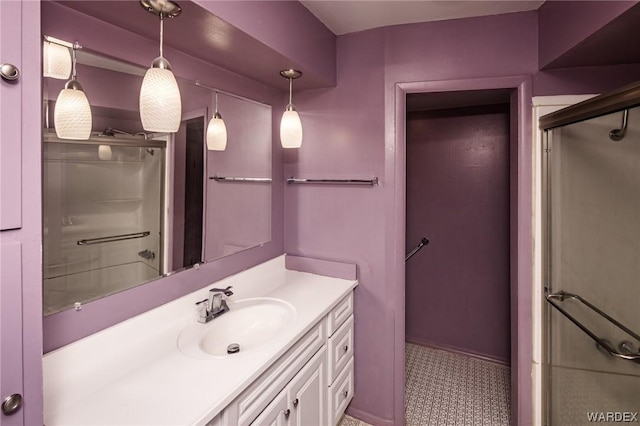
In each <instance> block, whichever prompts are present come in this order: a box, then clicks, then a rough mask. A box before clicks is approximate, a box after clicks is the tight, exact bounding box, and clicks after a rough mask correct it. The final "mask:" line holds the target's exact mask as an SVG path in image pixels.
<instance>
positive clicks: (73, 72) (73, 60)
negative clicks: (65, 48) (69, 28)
mask: <svg viewBox="0 0 640 426" xmlns="http://www.w3.org/2000/svg"><path fill="white" fill-rule="evenodd" d="M77 49H78V43H77V42H76V43H73V46H72V47H71V80H76V79H77V74H76V50H77Z"/></svg>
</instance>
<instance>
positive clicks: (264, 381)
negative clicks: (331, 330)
mask: <svg viewBox="0 0 640 426" xmlns="http://www.w3.org/2000/svg"><path fill="white" fill-rule="evenodd" d="M325 341H326V330H325V326H324V321H320V322H319V323H318V324H316V325H315V326H314V327H313V329H311V330H310V331H309V332H308V333H307V334H305V336H304V337H302V338H301V339H300V340H299V341H298V342H297V343H296V344H295V345H294V346H293V347H292V348H291V349H289V350H288V351H287V352H286V353H285V354H284V355H283V356H282V357H280V359H278V361H276V362H275V363H274V364H273V365H272V366H271V367H270V368H269V369H268V370H267V371H265V372H264V373H263V374H262V375H261V376H260V377H259V378H258V379H256V381H255V382H254V383H253V384H251V385H250V386H249V387H248V388H247V389H246V390H245V391H244V392H242V394H240V396H238V398H236V400H235V401H234V402H233V403H232V404H231V405H230V406H229V407H227V409H226V410H225V415H226V419H227V421H228V422H230V423H233V424H237V425H238V426H244V425H249V424H251V422H252V421H253V420H254V419H255V418H256V417H257V416H258V414H260V412H261V411H262V410H263V409H264V408H265V407H266V406H267V405H269V403H270V402H271V401H272V400H273V399H274V398H275V397H276V395H277V394H278V393H279V392H280V391H281V390H282V389H283V388H284V387H285V386H286V384H287V383H289V381H290V380H291V379H292V378H293V376H295V375H296V373H297V372H298V371H300V369H301V368H302V367H303V366H304V365H305V363H306V362H307V361H309V360H310V359H311V358H312V357H313V355H314V354H315V353H316V352H317V351H318V349H320V348H321V347H322V345H324V343H325Z"/></svg>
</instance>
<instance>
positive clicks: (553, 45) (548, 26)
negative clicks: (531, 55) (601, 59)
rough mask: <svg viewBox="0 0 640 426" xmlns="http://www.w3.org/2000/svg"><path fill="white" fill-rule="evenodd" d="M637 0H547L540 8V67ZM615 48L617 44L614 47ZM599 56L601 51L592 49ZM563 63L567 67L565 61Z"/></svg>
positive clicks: (560, 55)
mask: <svg viewBox="0 0 640 426" xmlns="http://www.w3.org/2000/svg"><path fill="white" fill-rule="evenodd" d="M636 3H637V1H547V2H545V3H544V4H543V5H542V6H541V7H540V9H539V10H538V16H539V21H540V25H539V61H540V68H542V69H544V68H548V67H549V68H551V67H553V66H554V62H556V61H558V59H559V58H561V57H562V55H563V54H565V53H567V52H569V51H570V50H571V49H574V48H575V47H576V46H578V45H579V44H580V43H581V42H583V41H584V40H585V39H586V38H587V37H589V36H591V35H592V34H593V33H595V32H596V31H598V30H600V29H601V28H602V27H603V26H604V25H606V24H608V23H609V22H611V21H612V20H614V19H615V18H617V17H618V16H620V15H622V14H623V13H624V12H626V11H627V10H629V9H630V8H631V7H633V6H634V5H635V4H636ZM611 47H612V48H615V46H611ZM592 54H595V55H597V54H598V52H592ZM564 66H567V65H566V64H565V65H564Z"/></svg>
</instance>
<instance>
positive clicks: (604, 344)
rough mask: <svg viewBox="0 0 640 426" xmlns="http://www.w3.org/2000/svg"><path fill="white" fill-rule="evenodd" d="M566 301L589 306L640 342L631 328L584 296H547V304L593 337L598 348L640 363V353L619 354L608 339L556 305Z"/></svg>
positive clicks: (639, 338)
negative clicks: (572, 300)
mask: <svg viewBox="0 0 640 426" xmlns="http://www.w3.org/2000/svg"><path fill="white" fill-rule="evenodd" d="M566 299H574V300H577V301H578V302H580V303H582V304H583V305H585V306H587V307H588V308H589V309H591V310H592V311H594V312H595V313H597V314H598V315H600V316H601V317H603V318H604V319H606V320H607V321H609V322H610V323H611V324H613V325H615V326H616V327H618V328H619V329H620V330H622V331H624V332H625V333H627V334H628V335H629V336H631V337H633V338H634V339H636V340H638V341H640V335H638V334H636V333H634V332H633V331H631V330H630V329H629V328H627V327H625V326H624V325H623V324H621V323H620V322H619V321H616V320H615V319H614V318H612V317H611V316H610V315H608V314H606V313H604V312H603V311H601V310H600V309H599V308H598V307H596V306H595V305H593V304H591V303H590V302H589V301H587V300H586V299H584V298H583V297H582V296H579V295H577V294H573V293H567V292H565V291H560V292H558V293H552V294H549V295H547V296H546V300H547V302H549V303H550V304H551V306H553V307H554V308H556V309H557V310H558V311H560V313H561V314H562V315H564V316H565V317H567V318H568V319H569V320H570V321H571V322H572V323H574V324H575V325H577V326H578V328H580V330H582V331H584V332H585V333H586V334H587V335H588V336H589V337H591V338H592V339H593V340H594V341H595V342H596V343H597V344H598V346H599V347H600V348H602V349H604V350H605V351H606V352H607V353H608V354H609V355H611V356H615V357H617V358H620V359H624V360H626V361H634V362H639V361H640V353H621V352H618V351H617V350H615V349H614V348H613V347H612V346H611V342H609V341H608V340H606V339H601V338H600V337H598V336H597V335H596V334H595V333H594V332H593V331H591V330H589V329H588V328H587V327H586V326H585V325H584V324H582V323H581V322H580V321H578V320H577V319H576V318H574V317H573V316H572V315H571V314H570V313H568V312H567V311H566V310H565V309H563V308H562V307H561V306H560V305H558V304H557V303H556V300H558V301H560V302H564V301H565V300H566Z"/></svg>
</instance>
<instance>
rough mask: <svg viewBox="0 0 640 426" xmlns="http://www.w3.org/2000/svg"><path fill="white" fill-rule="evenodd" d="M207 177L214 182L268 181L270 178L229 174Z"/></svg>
mask: <svg viewBox="0 0 640 426" xmlns="http://www.w3.org/2000/svg"><path fill="white" fill-rule="evenodd" d="M209 179H211V180H215V181H216V182H260V183H270V182H271V178H257V177H230V176H218V175H214V176H210V177H209Z"/></svg>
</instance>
